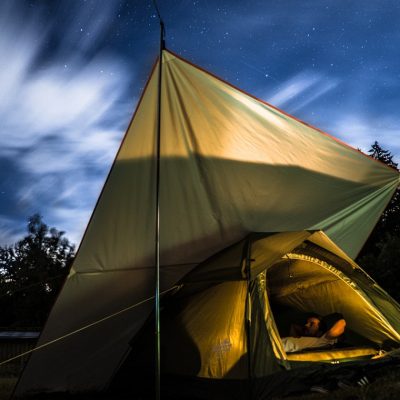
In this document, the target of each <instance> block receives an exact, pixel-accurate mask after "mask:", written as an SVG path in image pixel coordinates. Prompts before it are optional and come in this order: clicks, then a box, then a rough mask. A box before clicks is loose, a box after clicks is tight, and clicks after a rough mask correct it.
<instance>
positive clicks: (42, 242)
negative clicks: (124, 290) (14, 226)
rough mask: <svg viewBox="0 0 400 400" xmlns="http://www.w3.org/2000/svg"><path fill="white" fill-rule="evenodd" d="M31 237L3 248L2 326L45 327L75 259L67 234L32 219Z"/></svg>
mask: <svg viewBox="0 0 400 400" xmlns="http://www.w3.org/2000/svg"><path fill="white" fill-rule="evenodd" d="M27 230H28V235H27V236H25V237H24V238H23V239H22V240H20V241H18V242H17V243H15V244H14V245H13V246H6V247H0V306H1V309H2V310H3V311H4V310H5V312H2V313H1V314H0V325H2V326H42V325H43V323H44V322H45V319H46V318H47V315H48V313H49V311H50V308H51V306H52V304H53V303H54V300H55V297H56V296H57V294H58V292H59V290H60V288H61V286H62V283H63V281H64V280H65V277H66V275H67V273H68V270H69V266H70V265H71V263H72V260H73V257H74V246H73V245H72V244H71V243H70V242H69V241H68V239H66V238H65V237H64V232H61V231H58V230H57V229H55V228H49V227H48V226H47V225H46V224H45V223H44V222H43V221H42V217H41V216H40V215H38V214H35V215H33V216H31V217H30V218H29V220H28V225H27Z"/></svg>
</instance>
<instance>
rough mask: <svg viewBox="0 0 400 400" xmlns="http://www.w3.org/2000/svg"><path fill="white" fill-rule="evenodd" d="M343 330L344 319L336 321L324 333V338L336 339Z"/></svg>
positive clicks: (344, 326)
mask: <svg viewBox="0 0 400 400" xmlns="http://www.w3.org/2000/svg"><path fill="white" fill-rule="evenodd" d="M345 328H346V321H345V320H344V319H339V321H336V322H335V324H334V325H333V326H332V328H331V329H329V331H328V332H326V334H325V337H326V338H327V339H329V340H330V339H336V338H338V337H339V336H341V335H342V334H343V333H344V330H345Z"/></svg>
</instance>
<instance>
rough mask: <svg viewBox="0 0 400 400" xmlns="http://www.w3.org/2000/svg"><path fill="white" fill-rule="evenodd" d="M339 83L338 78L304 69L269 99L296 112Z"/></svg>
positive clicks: (272, 102) (278, 105)
mask: <svg viewBox="0 0 400 400" xmlns="http://www.w3.org/2000/svg"><path fill="white" fill-rule="evenodd" d="M338 84H339V80H338V79H334V78H327V77H324V76H322V75H321V74H316V73H312V72H309V71H303V72H301V73H299V74H296V75H295V76H293V77H292V78H290V79H288V80H287V81H286V82H284V83H283V84H281V85H279V86H278V87H277V88H276V89H275V93H274V94H273V95H272V96H271V97H269V98H268V100H267V101H268V103H270V104H272V105H274V106H277V107H282V108H285V110H287V111H289V112H295V111H297V110H299V109H301V108H303V107H305V106H306V105H308V104H309V103H311V102H313V101H315V100H316V99H318V98H319V97H321V96H323V95H324V94H325V93H327V92H329V91H331V90H333V89H334V88H336V86H337V85H338Z"/></svg>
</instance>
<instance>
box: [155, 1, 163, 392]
mask: <svg viewBox="0 0 400 400" xmlns="http://www.w3.org/2000/svg"><path fill="white" fill-rule="evenodd" d="M154 5H155V6H156V10H157V14H158V17H159V20H160V54H159V59H158V99H157V101H158V113H157V171H156V234H155V264H156V293H155V346H156V355H155V390H156V400H159V399H160V375H161V368H160V364H161V356H160V353H161V344H160V154H161V87H162V81H161V79H162V53H163V50H164V49H165V29H164V23H163V21H162V19H161V17H160V13H159V11H158V8H157V4H156V3H155V2H154Z"/></svg>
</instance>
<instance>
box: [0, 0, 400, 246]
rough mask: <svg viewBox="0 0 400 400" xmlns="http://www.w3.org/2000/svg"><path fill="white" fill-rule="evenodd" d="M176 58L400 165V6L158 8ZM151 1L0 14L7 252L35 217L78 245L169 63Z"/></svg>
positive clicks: (7, 0)
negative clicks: (153, 78) (157, 70)
mask: <svg viewBox="0 0 400 400" xmlns="http://www.w3.org/2000/svg"><path fill="white" fill-rule="evenodd" d="M158 1H159V7H160V11H161V14H162V15H163V18H164V21H165V24H166V33H167V35H166V42H167V48H169V49H171V50H172V51H174V52H176V53H178V54H180V55H181V56H183V57H185V58H187V59H188V60H190V61H192V62H194V63H196V64H198V65H200V66H201V67H203V68H205V69H208V70H210V71H211V72H213V73H214V74H216V75H218V76H220V77H222V78H223V79H225V80H227V81H229V82H231V83H232V84H234V85H236V86H238V87H240V88H241V89H243V90H245V91H248V92H250V93H252V94H254V95H255V96H257V97H259V98H261V99H263V100H266V101H268V102H270V103H271V104H273V105H275V106H277V107H279V108H281V109H283V110H284V111H286V112H288V113H291V114H293V115H295V116H296V117H298V118H300V119H302V120H304V121H306V122H308V123H310V124H312V125H315V126H316V127H319V128H321V129H322V130H324V131H326V132H328V133H330V134H332V135H334V136H336V137H339V138H340V139H342V140H344V141H346V142H347V143H349V144H351V145H352V146H354V147H358V148H361V149H362V150H363V151H367V150H368V149H369V147H370V145H371V144H372V143H373V142H374V141H375V140H378V141H379V142H380V143H381V144H382V146H383V147H385V148H387V149H389V150H390V151H391V152H392V153H393V154H395V157H396V160H397V161H399V159H400V134H399V128H400V116H399V109H400V94H399V93H400V28H399V21H400V3H399V2H398V1H394V0H393V1H391V0H364V1H358V0H354V1H353V0H352V1H350V0H349V1H346V0H343V1H338V0H330V1H324V0H318V1H316V0H312V1H306V0H305V1H301V2H300V1H298V0H290V1H289V0H274V1H256V0H254V1H239V0H236V1H233V0H231V1H222V0H221V1H219V0H198V1H194V0H192V1H188V0H164V1H163V0H158ZM158 37H159V32H158V21H157V18H156V14H155V10H154V8H153V5H152V2H151V0H130V1H115V0H86V1H85V0H35V1H33V0H31V1H28V0H2V1H1V3H0V244H11V243H12V242H14V241H15V240H17V239H19V238H20V237H21V236H22V234H23V231H24V229H25V228H24V226H25V222H26V219H27V217H28V216H30V215H31V214H33V213H34V212H39V213H40V214H42V215H43V217H44V220H45V221H46V222H47V223H48V224H50V225H52V226H56V227H57V228H58V229H62V230H65V231H66V232H67V236H68V237H69V238H70V239H71V240H73V241H74V242H75V243H78V242H79V240H80V238H81V235H82V233H83V230H84V228H85V226H86V224H87V221H88V219H89V217H90V213H91V211H92V208H93V206H94V204H95V202H96V200H97V197H98V194H99V192H100V189H101V187H102V185H103V182H104V180H105V177H106V175H107V172H108V170H109V168H110V166H111V163H112V160H113V158H114V156H115V153H116V151H117V149H118V146H119V143H120V140H121V138H122V136H123V134H124V131H125V129H126V127H127V125H128V123H129V120H130V117H131V115H132V112H133V111H134V108H135V105H136V102H137V99H138V97H139V96H140V94H141V91H142V89H143V86H144V84H145V82H146V80H147V77H148V75H149V73H150V69H151V66H152V65H153V63H154V61H155V58H156V57H157V52H158Z"/></svg>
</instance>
